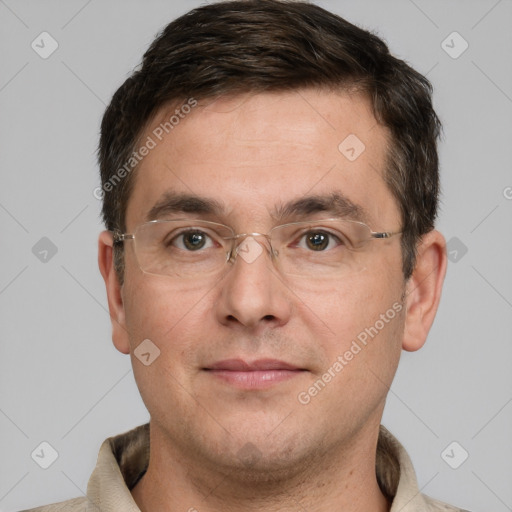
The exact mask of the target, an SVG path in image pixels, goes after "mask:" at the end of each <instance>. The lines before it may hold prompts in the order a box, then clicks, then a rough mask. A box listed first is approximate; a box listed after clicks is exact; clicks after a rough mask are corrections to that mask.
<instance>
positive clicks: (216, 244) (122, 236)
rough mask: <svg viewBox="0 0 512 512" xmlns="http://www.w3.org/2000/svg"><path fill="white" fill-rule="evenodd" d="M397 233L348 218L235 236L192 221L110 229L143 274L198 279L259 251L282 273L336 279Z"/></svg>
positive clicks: (253, 257) (230, 231)
mask: <svg viewBox="0 0 512 512" xmlns="http://www.w3.org/2000/svg"><path fill="white" fill-rule="evenodd" d="M399 233H401V231H394V232H393V231H384V232H374V231H372V230H371V229H370V228H369V227H368V226H367V225H366V224H363V223H362V222H358V221H353V220H342V219H322V220H313V221H307V222H292V223H289V224H283V225H281V226H276V227H274V228H272V229H271V230H270V232H269V233H267V234H263V233H241V234H236V233H235V232H234V231H233V229H232V228H231V227H229V226H226V225H224V224H218V223H216V222H210V221H205V220H194V219H177V220H153V221H150V222H147V223H145V224H141V225H139V226H138V227H137V228H136V229H135V231H134V232H133V233H121V232H119V231H114V233H113V235H114V243H115V244H118V243H122V242H125V241H127V240H133V243H134V252H135V257H136V260H137V263H138V265H139V267H140V269H141V270H142V271H143V272H146V273H148V274H156V275H161V276H171V277H175V278H179V279H181V278H185V279H193V278H196V279H200V278H203V277H205V276H210V275H215V274H220V273H221V272H222V271H223V269H225V268H226V266H227V264H228V263H234V262H235V259H236V257H237V256H240V257H242V258H243V259H244V260H245V261H246V263H252V262H253V261H255V260H256V259H257V258H258V257H259V256H260V255H261V253H263V249H266V250H267V251H268V253H269V254H270V256H271V259H272V260H273V262H274V265H275V266H276V268H277V270H278V271H279V272H281V273H283V274H285V275H291V276H303V277H311V278H318V277H339V276H342V275H346V274H352V273H354V272H358V271H360V270H361V269H362V268H364V267H365V266H366V263H365V258H364V252H365V251H363V248H364V247H365V246H366V245H367V244H368V242H370V241H371V240H374V239H384V238H391V237H392V236H395V235H397V234H399Z"/></svg>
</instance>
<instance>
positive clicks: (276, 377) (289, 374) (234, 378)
mask: <svg viewBox="0 0 512 512" xmlns="http://www.w3.org/2000/svg"><path fill="white" fill-rule="evenodd" d="M208 373H210V374H212V375H213V376H215V377H217V378H218V379H221V380H223V381H225V382H227V383H228V384H231V385H233V386H236V387H238V388H240V389H266V388H270V387H272V386H274V385H275V384H277V383H279V382H284V381H287V380H290V379H293V377H297V375H300V374H301V373H302V370H253V371H234V370H208Z"/></svg>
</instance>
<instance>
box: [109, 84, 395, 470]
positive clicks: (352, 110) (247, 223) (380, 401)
mask: <svg viewBox="0 0 512 512" xmlns="http://www.w3.org/2000/svg"><path fill="white" fill-rule="evenodd" d="M173 111H174V108H173V109H172V110H170V111H161V112H159V115H158V116H157V118H156V119H155V120H154V122H153V124H152V125H151V127H149V128H148V131H147V133H146V134H145V135H143V137H142V139H141V140H143V141H144V140H146V137H147V135H151V133H152V130H153V129H154V128H155V127H156V126H158V124H159V123H161V122H163V121H165V120H168V119H169V117H170V116H171V115H172V113H173ZM351 134H353V135H355V136H356V137H357V138H358V139H359V140H360V141H362V142H363V143H364V145H365V149H364V151H363V152H362V153H360V155H359V156H357V154H358V153H359V152H360V151H361V148H362V146H354V141H355V140H356V139H354V138H351V139H348V143H351V144H348V147H347V143H345V145H343V144H342V146H341V149H340V148H339V146H340V143H341V142H342V141H344V140H345V139H346V138H347V137H348V136H349V135H351ZM153 138H155V137H154V135H153ZM387 141H388V139H387V133H386V131H385V130H384V128H383V127H381V126H380V125H378V124H377V123H376V121H375V119H374V117H373V115H372V113H371V109H370V104H369V103H368V101H367V100H366V99H365V98H363V97H361V96H358V95H348V94H346V93H343V94H342V93H340V94H334V93H327V92H319V91H313V90H303V91H296V92H287V93H279V94H277V93H276V94H260V95H246V96H239V97H234V98H233V97H232V98H228V99H221V100H217V101H215V102H205V103H204V104H201V103H200V104H199V106H198V107H196V108H195V109H194V110H193V111H192V112H191V113H190V114H189V115H188V116H187V117H186V118H185V119H182V120H181V121H180V123H179V124H178V125H177V126H175V128H174V129H173V130H172V131H171V132H170V133H169V134H168V135H167V136H166V137H165V138H163V140H162V141H159V142H158V141H157V142H158V143H157V145H156V147H155V148H154V149H152V150H151V151H150V152H149V154H148V155H147V156H146V157H145V158H144V159H143V161H142V162H141V164H140V167H139V169H138V171H137V175H136V177H135V183H134V188H133V192H132V195H131V197H130V200H129V204H128V208H127V217H126V226H127V232H129V233H132V232H133V231H134V230H135V228H136V227H137V226H138V225H140V224H142V223H143V222H145V220H146V217H147V215H148V212H149V211H150V210H151V209H152V208H153V207H154V206H155V205H156V204H157V203H160V202H161V200H162V198H163V197H164V196H165V195H166V194H187V195H190V196H197V197H200V198H203V199H208V200H214V201H216V202H217V203H220V204H221V205H223V208H224V209H223V211H218V212H214V213H209V214H201V213H194V212H177V213H174V214H171V215H170V216H169V214H168V215H166V216H165V215H164V217H163V218H183V217H186V218H192V219H196V220H197V219H204V220H209V221H214V222H218V223H222V224H226V225H229V226H231V227H232V228H233V229H234V231H235V232H236V233H254V232H258V233H268V232H269V231H270V229H271V228H273V227H274V226H275V225H276V224H282V223H284V222H294V221H300V220H308V218H309V217H307V216H306V217H302V216H301V217H294V216H293V215H292V216H291V217H287V218H286V219H281V220H276V219H275V218H274V217H273V215H274V214H275V212H276V211H277V210H278V208H279V207H280V206H283V205H286V204H287V203H291V202H295V201H298V200H300V199H304V198H306V197H309V196H317V197H325V198H329V197H331V196H332V194H333V193H337V194H339V195H340V196H344V197H345V198H348V199H349V200H350V201H351V202H352V203H355V204H356V205H359V206H360V207H361V208H362V209H364V211H365V212H366V215H367V217H366V218H367V224H368V225H369V226H370V227H371V228H372V230H373V231H395V230H400V227H401V222H400V215H399V210H398V207H397V204H396V202H395V200H394V199H393V197H392V195H391V193H390V191H389V189H388V187H387V186H386V184H385V182H384V179H383V174H384V166H385V158H386V151H387V149H386V148H387V145H386V144H387ZM351 147H354V151H352V150H351V149H350V148H351ZM354 155H355V156H357V158H355V159H354V158H353V157H354ZM347 156H349V157H350V158H347ZM274 216H275V215H274ZM332 216H333V213H332V212H330V211H326V212H322V211H318V212H313V213H311V215H310V217H311V218H314V219H321V218H328V217H332ZM357 257H359V258H360V261H361V269H360V270H359V271H358V272H355V273H353V274H350V273H349V274H346V275H343V276H339V277H333V278H329V279H325V278H315V276H314V275H312V276H310V277H307V278H304V277H300V278H298V277H290V276H286V275H282V274H280V273H279V272H278V271H277V270H276V267H275V266H274V264H273V263H272V259H271V257H270V254H269V253H268V252H267V251H263V252H262V253H261V254H260V255H259V256H258V257H257V258H256V259H254V260H253V261H250V262H249V258H246V259H244V258H242V257H240V255H239V256H238V258H237V259H236V261H235V262H234V263H232V262H230V263H227V264H226V267H225V269H224V271H223V272H222V273H220V274H218V275H215V276H213V277H212V276H208V277H204V278H201V277H197V278H195V279H181V278H177V277H174V278H172V277H163V276H156V275H151V274H146V273H143V272H142V271H141V270H140V269H139V267H138V265H137V263H136V260H135V257H134V250H133V242H131V241H128V242H125V258H126V265H125V282H124V285H123V287H122V290H121V296H122V299H123V304H124V305H123V308H124V320H125V324H124V327H125V330H123V329H117V334H115V343H116V346H117V347H118V348H119V349H120V350H122V351H128V349H129V350H130V352H131V354H132V362H133V367H134V373H135V378H136V381H137V384H138V386H139V389H140V392H141V395H142V398H143V400H144V402H145V404H146V406H147V408H148V410H149V412H150V415H151V421H152V423H153V428H155V429H156V430H157V431H158V432H159V433H160V434H159V435H160V436H162V438H165V439H166V440H167V443H168V445H169V446H172V447H173V450H175V451H176V452H178V453H181V454H186V456H187V457H197V459H198V460H203V461H205V464H208V463H209V462H210V463H211V464H212V465H215V466H217V467H223V466H224V467H225V468H236V467H240V468H242V467H244V464H248V460H249V459H250V461H251V464H252V467H253V468H255V467H261V468H279V467H285V466H289V465H290V464H294V463H296V462H297V461H300V460H307V459H310V460H312V459H313V458H314V457H315V456H321V455H324V454H325V453H327V452H328V451H329V450H331V449H332V448H333V447H336V446H337V447H338V448H339V447H340V446H342V444H343V443H348V442H351V441H355V440H356V439H357V437H354V436H356V433H358V432H359V433H361V432H364V431H365V429H372V430H373V429H375V428H376V426H377V425H378V424H379V422H380V418H381V414H382V410H383V407H384V401H385V396H386V393H387V391H388V388H389V385H390V384H391V381H392V378H393V376H394V373H395V370H396V366H397V364H398V359H399V356H400V350H401V342H402V337H403V327H404V319H403V317H404V312H405V307H404V310H403V311H402V312H399V309H400V307H399V306H397V304H399V303H400V301H401V298H402V294H403V292H404V280H403V275H402V271H401V264H402V258H401V251H400V238H399V237H393V238H391V239H389V240H386V239H383V240H373V241H371V242H369V243H368V244H367V246H366V247H365V249H364V250H363V251H361V253H358V255H357ZM393 305H395V306H394V307H393ZM393 309H394V313H395V314H392V313H391V312H390V310H393ZM365 329H366V331H365ZM361 333H366V340H365V341H366V344H363V342H362V341H361V340H363V339H365V336H364V334H363V335H361ZM369 333H371V335H370V334H369ZM358 336H359V338H358ZM146 339H149V340H151V342H152V343H153V344H154V345H156V346H157V347H158V349H159V350H160V356H159V357H158V358H157V359H155V360H154V362H153V363H152V364H150V365H148V366H146V365H144V364H142V363H141V362H140V361H139V360H138V359H137V357H135V356H134V355H133V351H134V350H135V348H136V347H137V346H138V345H139V344H140V343H141V342H142V341H143V340H146ZM354 341H356V343H357V346H358V347H359V350H358V349H357V347H356V345H354V343H353V342H354ZM347 352H349V353H351V354H352V357H351V356H350V354H347ZM340 357H341V359H340ZM233 360H234V361H236V362H235V363H233ZM268 360H271V361H273V362H272V363H269V362H268ZM226 361H231V363H226ZM241 361H242V362H245V363H247V364H248V365H249V368H248V369H249V370H254V368H251V365H252V364H253V363H254V362H260V363H259V369H260V372H254V373H253V374H251V375H252V376H251V377H248V378H245V376H244V375H242V373H243V372H241V371H238V372H237V371H234V370H236V369H238V370H240V368H239V367H238V366H237V365H242V366H243V364H242V363H241ZM262 361H263V362H262ZM276 361H280V362H283V363H286V365H289V367H288V366H287V367H285V365H283V364H282V363H279V362H276ZM342 361H343V362H342ZM336 362H338V364H336ZM230 364H231V365H233V364H234V366H233V367H230ZM265 365H267V366H265ZM269 365H270V366H271V368H270V369H269V368H268V366H269ZM272 365H274V366H272ZM340 365H341V366H340ZM256 366H258V363H256ZM290 368H292V369H296V370H290ZM283 369H284V371H281V372H279V370H283ZM286 369H287V370H286ZM242 370H243V368H242ZM272 370H277V371H272ZM230 371H232V373H229V372H230ZM265 372H266V373H265ZM327 374H329V375H330V378H329V376H327V377H326V376H325V375H327ZM276 375H277V377H276ZM265 379H270V383H269V381H268V380H265ZM273 379H274V380H273ZM319 379H320V380H321V381H322V383H323V384H319V383H318V380H319ZM315 382H316V383H317V384H316V387H315V386H314V384H315ZM312 386H313V388H314V389H313V390H312ZM315 389H316V392H315ZM156 430H155V431H156ZM248 443H251V444H248ZM340 443H341V444H340Z"/></svg>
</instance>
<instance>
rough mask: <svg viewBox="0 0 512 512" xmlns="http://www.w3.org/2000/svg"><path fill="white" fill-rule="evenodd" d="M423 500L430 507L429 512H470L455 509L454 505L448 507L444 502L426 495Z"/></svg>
mask: <svg viewBox="0 0 512 512" xmlns="http://www.w3.org/2000/svg"><path fill="white" fill-rule="evenodd" d="M423 499H424V500H425V503H426V505H427V507H428V508H427V510H428V511H429V512H469V510H465V509H462V508H459V507H454V506H453V505H448V504H447V503H443V502H442V501H438V500H435V499H434V498H431V497H430V496H427V495H426V494H424V495H423Z"/></svg>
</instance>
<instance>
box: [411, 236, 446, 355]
mask: <svg viewBox="0 0 512 512" xmlns="http://www.w3.org/2000/svg"><path fill="white" fill-rule="evenodd" d="M446 265H447V257H446V240H445V239H444V236H443V235H442V234H441V233H440V232H439V231H436V230H432V231H430V232H428V233H427V234H426V235H424V236H423V237H422V239H421V242H420V243H419V245H418V251H417V256H416V266H415V267H414V271H413V273H412V275H411V277H410V279H409V280H408V282H407V286H406V308H407V309H406V318H405V329H404V339H403V343H402V348H403V349H404V350H407V351H410V352H414V351H415V350H418V349H420V348H421V347H422V346H423V345H424V343H425V341H426V339H427V335H428V332H429V330H430V327H431V326H432V323H433V322H434V317H435V316H436V312H437V307H438V306H439V301H440V300H441V290H442V288H443V282H444V276H445V274H446Z"/></svg>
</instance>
